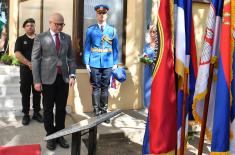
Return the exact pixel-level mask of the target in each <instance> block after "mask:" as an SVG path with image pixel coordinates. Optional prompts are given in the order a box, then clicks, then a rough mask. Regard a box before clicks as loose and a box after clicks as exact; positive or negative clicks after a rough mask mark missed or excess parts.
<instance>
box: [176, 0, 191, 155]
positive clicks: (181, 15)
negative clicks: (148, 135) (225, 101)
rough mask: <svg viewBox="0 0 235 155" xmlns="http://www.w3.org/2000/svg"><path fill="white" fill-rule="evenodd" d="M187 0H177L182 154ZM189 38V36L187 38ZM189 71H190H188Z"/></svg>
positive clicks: (178, 112)
mask: <svg viewBox="0 0 235 155" xmlns="http://www.w3.org/2000/svg"><path fill="white" fill-rule="evenodd" d="M186 7H187V6H186V0H175V10H176V11H175V55H176V63H175V72H176V73H177V75H178V78H177V79H178V90H177V108H178V111H177V114H178V115H177V122H178V124H177V154H180V147H181V145H180V144H181V132H182V110H183V97H184V95H185V94H184V93H183V84H184V73H185V71H188V61H187V59H188V58H189V54H188V53H186V28H185V25H186V24H187V23H186V16H185V15H186V12H185V11H186ZM187 39H188V38H187ZM187 73H188V72H187ZM187 124H188V119H186V122H185V135H187V133H188V132H187V131H188V130H187V129H188V128H187V127H188V125H187Z"/></svg>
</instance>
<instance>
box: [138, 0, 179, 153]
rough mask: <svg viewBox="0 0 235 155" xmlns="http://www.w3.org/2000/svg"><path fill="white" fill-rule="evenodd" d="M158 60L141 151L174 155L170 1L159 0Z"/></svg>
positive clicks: (174, 112)
mask: <svg viewBox="0 0 235 155" xmlns="http://www.w3.org/2000/svg"><path fill="white" fill-rule="evenodd" d="M158 2H160V5H159V11H158V19H157V31H158V37H156V39H158V41H159V46H158V49H157V52H158V55H159V56H158V59H157V60H156V65H155V68H154V72H153V81H152V87H151V101H150V107H149V113H148V119H147V125H146V130H145V137H144V142H143V149H142V150H143V154H169V155H170V154H175V149H176V141H177V119H176V118H177V115H176V90H175V75H174V53H173V49H172V47H173V42H172V40H173V35H172V31H171V30H172V29H171V28H172V17H173V14H171V13H173V11H172V9H173V3H172V1H169V0H159V1H158Z"/></svg>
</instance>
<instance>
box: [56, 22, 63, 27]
mask: <svg viewBox="0 0 235 155" xmlns="http://www.w3.org/2000/svg"><path fill="white" fill-rule="evenodd" d="M54 25H55V26H61V27H64V26H65V23H54Z"/></svg>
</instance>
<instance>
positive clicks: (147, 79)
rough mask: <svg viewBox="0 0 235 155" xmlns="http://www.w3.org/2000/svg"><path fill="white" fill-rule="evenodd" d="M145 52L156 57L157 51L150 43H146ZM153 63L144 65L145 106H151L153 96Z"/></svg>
mask: <svg viewBox="0 0 235 155" xmlns="http://www.w3.org/2000/svg"><path fill="white" fill-rule="evenodd" d="M144 53H145V54H146V55H147V56H148V57H149V58H151V59H153V58H154V57H155V51H154V50H153V49H152V48H151V47H150V44H145V46H144ZM152 73H153V65H149V64H146V65H145V67H144V106H145V107H147V108H148V107H149V105H150V97H151V85H152Z"/></svg>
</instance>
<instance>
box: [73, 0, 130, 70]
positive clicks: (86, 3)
mask: <svg viewBox="0 0 235 155" xmlns="http://www.w3.org/2000/svg"><path fill="white" fill-rule="evenodd" d="M98 4H106V5H108V6H109V8H110V11H109V13H108V20H107V23H108V24H109V25H113V26H114V27H115V28H116V29H117V32H118V41H119V62H120V63H121V64H125V44H126V43H125V41H126V32H125V25H126V7H127V0H109V1H107V0H78V1H76V0H74V6H75V8H74V11H75V12H74V15H75V16H74V22H75V23H74V27H73V30H74V33H73V35H74V36H73V41H74V42H73V44H74V48H75V51H76V54H77V64H78V68H84V66H83V64H82V56H83V47H84V43H85V39H86V38H85V37H86V36H85V34H86V30H87V27H88V26H90V25H92V24H96V23H97V21H96V14H95V11H94V7H95V6H96V5H98ZM78 44H79V46H78Z"/></svg>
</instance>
